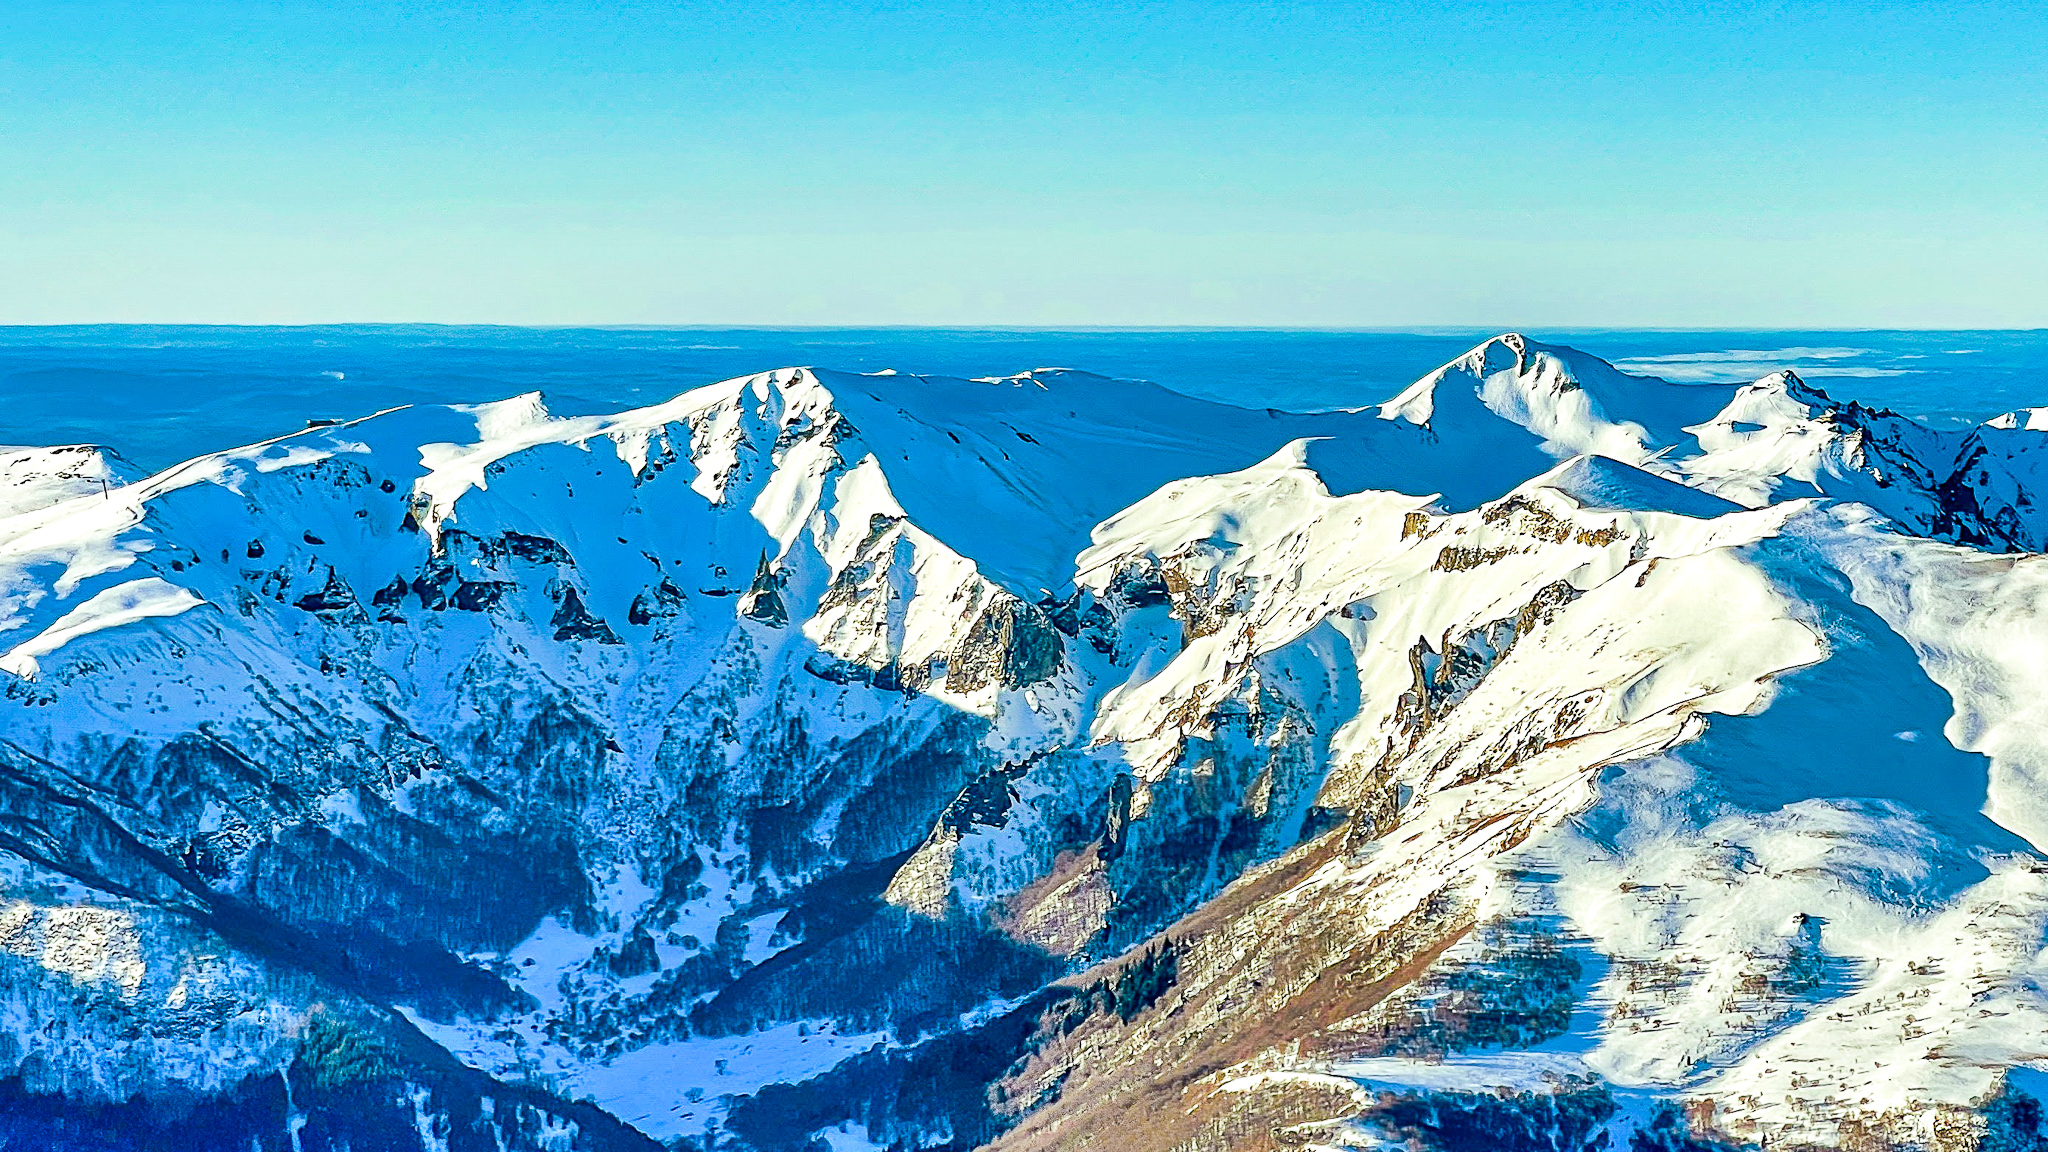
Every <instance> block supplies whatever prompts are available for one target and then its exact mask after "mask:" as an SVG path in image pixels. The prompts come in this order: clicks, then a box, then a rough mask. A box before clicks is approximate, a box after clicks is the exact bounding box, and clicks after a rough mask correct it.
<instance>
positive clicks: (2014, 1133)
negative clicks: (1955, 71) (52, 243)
mask: <svg viewBox="0 0 2048 1152" xmlns="http://www.w3.org/2000/svg"><path fill="white" fill-rule="evenodd" d="M1361 399H1365V398H1361ZM2044 450H2048V415H2044V414H2043V412H2042V411H2021V412H2017V413H2013V414H2009V415H2007V416H2004V417H2000V418H1998V419H1996V420H1992V421H1990V422H1988V423H1986V424H1984V425H1982V426H1979V427H1976V428H1971V429H1967V430H1962V431H1954V432H1947V431H1936V430H1932V429H1929V428H1927V427H1924V426H1922V425H1919V424H1916V423H1914V422H1913V421H1911V420H1908V419H1906V418H1903V417H1900V416H1898V415H1895V414H1893V413H1890V412H1886V411H1883V410H1879V409H1871V408H1866V407H1864V406H1862V405H1859V404H1857V403H1854V402H1837V401H1835V400H1834V399H1832V398H1830V397H1829V396H1827V395H1825V394H1823V393H1822V392H1820V391H1818V390H1816V389H1814V388H1812V387H1810V386H1808V385H1806V384H1805V383H1803V382H1802V381H1800V380H1799V379H1798V378H1797V377H1796V376H1794V375H1793V374H1791V373H1789V372H1781V373H1777V374H1774V375H1771V376H1767V377H1765V378H1763V379H1761V380H1758V381H1756V382H1754V383H1752V384H1747V385H1742V386H1720V385H1709V384H1671V383H1666V382H1663V381H1658V380H1653V379H1648V378H1645V377H1639V376H1632V375H1627V374H1624V373H1622V372H1620V371H1618V370H1616V369H1614V368H1613V367H1612V366H1610V365H1607V364H1605V363H1602V362H1601V361H1599V360H1597V359H1594V358H1592V357H1589V356H1586V355H1584V354H1582V353H1578V352H1575V351H1573V350H1570V349H1567V348H1561V347H1550V346H1545V345H1542V344H1539V343H1536V342H1534V341H1531V340H1527V339H1524V338H1522V337H1520V336H1517V335H1504V336H1500V337H1496V338H1495V339H1492V340H1489V341H1487V342H1485V343H1484V344H1482V345H1480V346H1479V347H1477V348H1474V349H1473V350H1472V351H1471V352H1470V353H1468V354H1467V355H1465V356H1463V357H1461V358H1459V359H1458V360H1456V361H1454V362H1453V363H1451V364H1449V365H1446V366H1444V367H1443V368H1441V369H1439V370H1437V371H1435V372H1433V373H1430V374H1429V375H1427V376H1425V377H1423V378H1422V379H1421V380H1419V381H1417V382H1416V383H1415V384H1414V385H1413V386H1412V387H1410V388H1408V389H1407V390H1405V391H1403V392H1401V393H1400V394H1399V395H1397V396H1394V397H1392V398H1390V399H1387V400H1385V402H1383V403H1372V404H1364V405H1362V406H1360V407H1358V408H1356V409H1353V410H1349V411H1342V412H1332V413H1323V414H1313V415H1304V414H1295V413H1286V412H1277V411H1269V410H1260V411H1248V410H1243V409H1237V408H1231V407H1228V406H1225V405H1220V404H1215V403H1211V402H1207V401H1200V400H1194V399H1190V398H1186V397H1183V396H1180V395H1177V394H1175V393H1173V392H1170V391H1167V390H1165V389H1161V388H1157V387H1153V386H1151V385H1145V384H1138V383H1131V382H1123V381H1116V380H1110V379H1105V378H1101V377H1097V376H1092V375H1089V374H1087V373H1083V372H1075V371H1066V370H1053V369H1047V370H1041V371H1037V372H1032V373H1028V374H1024V375H1020V376H1015V377H1003V378H990V379H982V380H955V379H938V378H929V377H918V376H910V375H896V374H886V373H885V374H876V375H853V374H845V373H835V372H831V371H827V370H824V369H808V368H793V369H781V370H777V371H773V372H766V373H762V374H759V375H755V376H750V377H746V378H743V379H737V380H731V381H727V382H725V383H722V384H715V385H711V386H708V387H704V388H699V389H696V390H694V391H690V392H687V393H684V394H683V395H680V396H677V397H676V398H675V399H673V400H671V401H668V402H666V403H663V404H659V405H656V406H654V407H649V408H643V409H639V410H635V411H630V412H625V413H621V414H618V415H613V416H573V415H558V414H554V413H550V412H549V411H547V410H546V409H545V407H544V406H543V404H542V401H541V399H540V397H538V396H537V395H529V396H522V397H516V398H513V399H509V400H502V401H498V402H495V403H486V404H479V405H474V406H451V407H414V408H404V409H395V410H392V411H388V412H383V413H379V414H376V415H374V416H370V417H366V418H364V419H360V420H352V421H346V422H341V423H327V422H321V423H319V424H318V425H317V426H311V427H307V428H305V429H303V430H300V431H297V432H292V433H290V434H288V435H284V436H281V437H278V438H277V439H274V440H269V441H265V442H262V443H259V444H254V445H250V446H248V447H245V448H239V449H235V450H232V451H228V452H220V453H213V454H210V455H204V456H200V457H197V458H194V459H192V460H190V461H187V462H186V463H184V464H181V465H178V466H177V467H174V468H171V469H168V470H166V471H164V472H161V473H158V474H156V475H141V474H138V473H137V471H136V470H134V469H132V468H129V467H128V466H127V465H126V464H125V463H124V462H123V461H121V460H120V459H119V458H118V457H116V456H114V455H113V454H111V453H109V452H107V451H104V450H100V449H96V448H91V447H56V448H15V449H5V450H0V887H4V892H0V972H4V979H0V1020H4V1023H0V1148H7V1149H13V1148H17V1147H19V1148H50V1149H66V1150H69V1149H87V1148H91V1149H94V1150H95V1152H98V1150H101V1149H145V1148H147V1149H221V1150H228V1149H233V1150H236V1152H242V1150H246V1149H251V1148H256V1149H262V1150H271V1149H277V1150H283V1149H291V1150H292V1152H313V1150H322V1152H326V1150H337V1152H338V1150H340V1149H344V1148H347V1149H355V1150H357V1152H362V1150H365V1149H385V1148H393V1149H396V1148H412V1147H418V1148H422V1149H433V1150H447V1152H461V1150H467V1149H496V1150H501V1152H502V1150H506V1149H565V1148H587V1149H647V1148H655V1147H661V1146H667V1147H670V1148H687V1149H703V1150H709V1149H730V1150H745V1152H781V1150H798V1149H801V1150H805V1152H813V1150H820V1149H830V1150H834V1152H843V1150H847V1149H873V1148H901V1149H912V1148H941V1147H943V1148H954V1149H966V1148H976V1147H983V1146H988V1147H993V1148H996V1149H1004V1150H1010V1152H1022V1150H1039V1149H1043V1150H1052V1149H1074V1150H1079V1149H1105V1150H1107V1149H1117V1150H1137V1152H1148V1150H1153V1149H1157V1150H1159V1152H1166V1150H1169V1149H1212V1148H1215V1149H1221V1148H1230V1149H1236V1148H1277V1147H1290V1148H1293V1147H1300V1148H1332V1149H1378V1148H1399V1147H1406V1148H1420V1149H1525V1148H1526V1149H1539V1148H1540V1149H1546V1150H1557V1149H1587V1150H1591V1149H1596V1148H1603V1147H1604V1148H1608V1149H1613V1150H1617V1152H1618V1150H1619V1149H1638V1150H1650V1149H1662V1150H1674V1149H1684V1148H1690V1149H1707V1148H1715V1149H1718V1148H1735V1147H1764V1146H1768V1147H1770V1148H1793V1147H1800V1146H1818V1147H1841V1148H1849V1149H1881V1148H1918V1149H1928V1150H1941V1152H1959V1150H1963V1149H1986V1150H1990V1149H2014V1148H2035V1147H2039V1146H2041V1145H2042V1142H2043V1133H2042V1131H2041V1127H2042V1122H2043V1116H2042V1110H2041V1105H2040V1104H2039V1103H2038V1099H2039V1098H2040V1097H2041V1095H2042V1094H2043V1093H2044V1092H2048V1077H2044V1076H2043V1073H2044V1072H2048V987H2044V981H2048V954H2044V947H2048V675H2044V668H2048V655H2044V654H2048V615H2044V614H2043V613H2042V612H2041V610H2040V606H2041V605H2043V604H2044V603H2048V566H2044V565H2048V560H2044V558H2043V557H2042V556H2041V555H2038V554H2037V553H2040V552H2042V551H2044V550H2048V507H2043V506H2042V505H2041V504H2039V503H2038V502H2037V496H2036V490H2037V489H2048V471H2044V470H2043V468H2044V465H2048V451H2044ZM2040 499H2048V490H2044V491H2043V492H2042V495H2041V497H2040ZM2037 1066H2038V1068H2039V1070H2038V1071H2037V1070H2036V1068H2037Z"/></svg>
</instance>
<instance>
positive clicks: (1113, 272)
mask: <svg viewBox="0 0 2048 1152" xmlns="http://www.w3.org/2000/svg"><path fill="white" fill-rule="evenodd" d="M0 16H4V19H0V322H5V323H45V322H76V321H172V322H176V321H193V322H201V321H218V322H265V323H267V322H282V323H296V322H313V321H350V320H357V321H370V320H392V321H402V320H440V321H458V322H467V321H480V322H506V323H677V324H725V323H738V324H764V325H766V324H896V323H901V324H920V323H930V324H1044V325H1074V324H1121V325H1150V324H1214V325H1327V326H1354V325H1356V326H1404V325H1433V324H1441V325H1450V324H1459V325H1466V324H1470V325H1522V326H1537V327H1540V326H1546V325H1549V326H1555V325H1615V326H1624V325H1688V326H1905V327H1942V326H2029V327H2031V326H2040V325H2048V64H2044V60H2048V3H2042V2H2040V0H2033V2H2031V3H2024V4H2022V3H1992V2H1976V3H1945V4H1852V3H1831V4H1820V3H1812V4H1789V3H1788V4H1713V5H1703V4H1663V3H1654V2H1642V0H1638V2H1633V3H1612V4H1593V3H1580V4H1566V3H1516V4H1460V3H1419V4H1406V3H1391V4H1365V3H1357V4H1317V3H1286V4H1258V3H1200V4H1195V3H1189V4H1173V3H1156V4H1118V3H1072V4H1033V3H1014V4H1012V3H995V2H991V0H978V2H975V3H967V4H951V3H947V4H830V3H810V4H786V3H779V2H776V0H750V2H745V3H723V2H718V3H699V4H664V5H655V4H636V3H616V2H608V3H604V4H601V5H600V4H596V3H589V4H583V3H531V4H509V3H508V4H483V3H477V4H460V5H458V4H446V3H436V2H432V0H415V2H412V3H406V4H366V3H349V2H345V0H327V2H321V3H304V4H298V3H256V2H237V0H211V2H206V0H189V2H185V3H159V4H123V3H110V2H99V3H80V4H74V3H65V2H53V0H0Z"/></svg>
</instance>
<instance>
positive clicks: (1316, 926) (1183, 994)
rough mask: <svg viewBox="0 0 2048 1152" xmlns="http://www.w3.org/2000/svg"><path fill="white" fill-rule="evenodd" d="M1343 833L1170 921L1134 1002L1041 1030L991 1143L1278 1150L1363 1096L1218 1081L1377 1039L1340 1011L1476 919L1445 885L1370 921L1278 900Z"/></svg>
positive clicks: (1109, 968)
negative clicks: (1387, 919) (1168, 970)
mask: <svg viewBox="0 0 2048 1152" xmlns="http://www.w3.org/2000/svg"><path fill="white" fill-rule="evenodd" d="M1341 841H1342V836H1341V834H1335V833H1333V834H1330V835H1325V836H1323V837H1322V838H1320V839H1318V840H1316V841H1314V842H1312V843H1309V844H1305V845H1303V846H1301V847H1300V848H1298V849H1296V850H1295V851H1294V852H1291V853H1289V854H1288V855H1286V856H1285V857H1283V858H1281V859H1280V860H1278V861H1275V862H1273V863H1272V864H1269V865H1266V866H1265V867H1263V868H1260V869H1257V870H1254V871H1253V872H1251V873H1248V874H1247V875H1246V876H1244V877H1243V878H1241V879H1240V880H1239V881H1238V882H1237V883H1236V884H1233V885H1232V886H1231V887H1229V888H1227V889H1225V890H1224V892H1223V893H1222V894H1221V895H1219V896H1218V897H1217V898H1216V899H1215V900H1213V901H1211V902H1210V903H1209V904H1207V905H1205V906H1204V907H1202V908H1201V909H1200V910H1198V911H1196V912H1195V913H1193V914H1191V915H1189V916H1188V917H1187V918H1186V919H1184V920H1182V921H1180V922H1179V923H1177V924H1175V925H1174V926H1173V927H1172V928H1170V929H1168V931H1167V932H1166V933H1165V936H1167V937H1169V938H1170V939H1171V940H1172V941H1173V948H1174V950H1175V952H1176V954H1177V960H1178V966H1177V973H1176V978H1175V981H1174V983H1173V984H1172V986H1171V987H1168V988H1166V989H1164V991H1163V992H1162V993H1161V994H1160V995H1159V997H1158V999H1157V1000H1156V1001H1154V1002H1153V1003H1152V1004H1151V1005H1150V1006H1149V1007H1147V1008H1145V1009H1144V1010H1143V1011H1142V1012H1139V1013H1137V1014H1136V1015H1134V1016H1133V1017H1132V1018H1130V1019H1129V1020H1125V1019H1123V1018H1121V1017H1120V1016H1119V1015H1118V1014H1115V1013H1106V1014H1097V1015H1093V1016H1090V1017H1089V1018H1087V1019H1085V1020H1082V1021H1080V1022H1079V1023H1078V1024H1074V1025H1073V1026H1072V1027H1071V1030H1065V1029H1043V1030H1041V1033H1040V1036H1039V1038H1038V1043H1036V1044H1035V1045H1034V1046H1033V1050H1032V1051H1031V1053H1030V1054H1029V1055H1028V1056H1026V1057H1025V1058H1024V1059H1023V1060H1022V1061H1020V1062H1019V1063H1018V1064H1017V1065H1016V1066H1015V1067H1013V1068H1012V1069H1011V1071H1010V1073H1009V1075H1007V1076H1005V1077H1004V1078H1003V1080H1002V1081H1000V1082H999V1084H998V1085H997V1087H996V1090H995V1091H996V1095H997V1097H998V1098H999V1099H1001V1100H1005V1101H1009V1102H1011V1105H1012V1106H1013V1107H1014V1110H1015V1112H1016V1113H1021V1114H1020V1115H1016V1116H1015V1119H1016V1126H1015V1127H1014V1128H1012V1129H1011V1130H1010V1131H1009V1132H1007V1133H1005V1134H1004V1135H1003V1136H1002V1137H1000V1138H999V1139H998V1140H996V1141H995V1143H994V1144H992V1145H991V1146H990V1147H991V1148H992V1149H996V1150H1000V1152H1055V1150H1057V1152H1088V1150H1094V1149H1100V1150H1103V1152H1110V1150H1115V1152H1154V1150H1156V1152H1169V1150H1182V1149H1187V1150H1193V1149H1212V1148H1213V1149H1223V1148H1228V1149H1261V1148H1275V1149H1277V1148H1284V1147H1292V1146H1295V1144H1296V1143H1298V1142H1299V1140H1300V1138H1301V1131H1304V1130H1306V1129H1303V1126H1308V1128H1309V1129H1313V1128H1314V1127H1315V1126H1317V1125H1318V1124H1319V1123H1321V1122H1323V1121H1329V1120H1334V1119H1338V1118H1341V1117H1346V1116H1351V1115H1355V1114H1356V1113H1357V1112H1358V1109H1359V1105H1358V1101H1357V1100H1356V1098H1355V1097H1354V1095H1353V1094H1352V1093H1351V1092H1349V1091H1346V1090H1343V1089H1342V1088H1341V1087H1339V1086H1335V1085H1330V1084H1318V1083H1316V1082H1314V1081H1293V1082H1286V1083H1271V1082H1269V1083H1268V1084H1267V1085H1266V1086H1263V1087H1261V1088H1260V1089H1259V1090H1258V1091H1255V1092H1233V1091H1226V1090H1224V1088H1223V1084H1224V1082H1225V1080H1226V1079H1228V1078H1230V1077H1233V1076H1238V1075H1243V1074H1247V1073H1250V1072H1255V1071H1257V1070H1259V1069H1261V1068H1262V1067H1270V1066H1276V1065H1277V1064H1278V1063H1280V1062H1281V1061H1282V1060H1286V1061H1289V1062H1292V1061H1296V1060H1304V1059H1306V1060H1314V1059H1317V1058H1321V1057H1331V1058H1335V1057H1341V1056H1344V1055H1347V1054H1351V1053H1354V1052H1356V1051H1357V1050H1359V1049H1360V1048H1361V1046H1372V1045H1374V1044H1376V1043H1377V1038H1376V1037H1373V1036H1371V1035H1369V1034H1365V1033H1364V1032H1363V1031H1361V1032H1359V1033H1358V1034H1354V1032H1353V1031H1352V1029H1351V1028H1350V1027H1348V1026H1347V1022H1362V1018H1364V1017H1365V1016H1367V1015H1368V1013H1369V1010H1370V1009H1371V1008H1373V1007H1374V1006H1375V1005H1378V1004H1379V1003H1381V1002H1382V1001H1384V1000H1386V999H1387V998H1388V997H1389V996H1390V995H1392V994H1393V993H1395V992H1396V991H1398V990H1399V989H1401V988H1403V987H1405V986H1407V985H1408V984H1409V983H1411V982H1413V981H1414V980H1415V979H1416V978H1417V977H1418V976H1420V975H1421V974H1422V973H1423V972H1424V971H1425V970H1426V969H1428V968H1429V966H1430V965H1431V964H1432V963H1433V962H1435V960H1436V959H1437V957H1438V956H1440V955H1441V954H1442V953H1443V951H1444V950H1445V949H1446V948H1449V947H1450V946H1451V945H1453V944H1454V943H1456V942H1457V941H1458V940H1459V939H1460V938H1462V937H1463V936H1464V935H1465V934H1466V933H1467V932H1468V931H1470V929H1471V927H1472V922H1471V918H1470V914H1469V911H1468V910H1467V909H1466V908H1465V906H1464V905H1463V904H1462V903H1461V902H1460V901H1458V900H1457V899H1455V898H1453V897H1452V896H1451V895H1450V894H1449V893H1448V892H1443V893H1439V894H1438V896H1437V897H1436V898H1434V899H1431V900H1428V901H1425V902H1424V904H1423V906H1422V907H1421V908H1419V909H1417V910H1416V911H1415V912H1414V913H1412V914H1410V915H1409V916H1407V917H1405V918H1404V919H1402V920H1400V921H1398V922H1397V923H1395V924H1393V925H1391V926H1387V927H1384V928H1380V929H1377V930H1375V929H1374V928H1373V927H1372V926H1371V923H1370V918H1369V917H1366V916H1363V915H1361V914H1360V913H1359V910H1357V909H1354V908H1349V907H1347V906H1346V903H1345V902H1344V901H1341V900H1332V899H1330V898H1328V894H1320V895H1319V898H1317V899H1313V900H1304V901H1299V902H1291V901H1289V900H1288V899H1287V897H1288V894H1289V893H1290V892H1291V891H1292V890H1293V889H1295V888H1297V887H1298V886H1300V885H1301V884H1302V883H1303V882H1305V881H1307V880H1308V879H1309V878H1310V876H1312V875H1313V874H1314V873H1315V871H1316V870H1317V869H1318V868H1320V867H1322V866H1323V865H1324V864H1326V863H1328V862H1330V861H1331V859H1332V858H1333V857H1334V856H1335V855H1336V854H1337V852H1338V850H1339V847H1340V845H1341ZM1143 951H1144V950H1143V949H1139V950H1136V952H1137V953H1142V952H1143ZM1128 963H1129V960H1128V957H1127V958H1125V959H1122V960H1118V961H1112V962H1109V963H1106V964H1104V965H1099V966H1098V967H1097V968H1095V969H1093V970H1091V971H1090V972H1087V973H1083V974H1082V975H1080V976H1078V977H1076V978H1075V979H1074V980H1073V981H1069V982H1068V983H1072V984H1075V985H1085V984H1087V983H1090V982H1092V981H1098V980H1114V979H1115V977H1116V974H1117V973H1118V972H1120V971H1121V970H1122V969H1123V968H1124V967H1125V966H1127V965H1128ZM1290 1130H1294V1131H1290Z"/></svg>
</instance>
